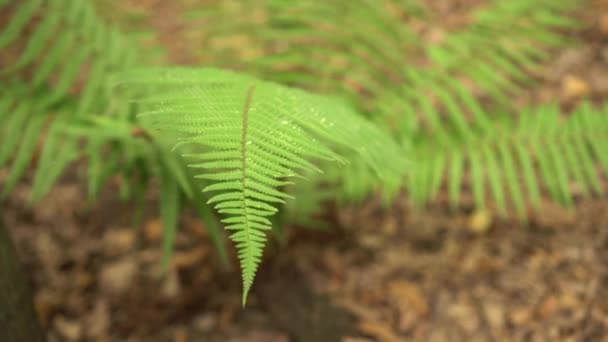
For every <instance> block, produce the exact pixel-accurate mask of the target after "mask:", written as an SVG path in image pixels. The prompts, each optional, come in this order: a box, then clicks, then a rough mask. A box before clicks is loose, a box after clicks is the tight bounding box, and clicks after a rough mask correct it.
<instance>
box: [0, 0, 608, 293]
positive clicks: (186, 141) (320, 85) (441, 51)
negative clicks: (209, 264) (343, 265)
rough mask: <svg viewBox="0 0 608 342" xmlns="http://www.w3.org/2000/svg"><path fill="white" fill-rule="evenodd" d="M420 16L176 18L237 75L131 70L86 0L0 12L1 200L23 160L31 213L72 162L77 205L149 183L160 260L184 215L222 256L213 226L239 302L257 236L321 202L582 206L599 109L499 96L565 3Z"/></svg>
mask: <svg viewBox="0 0 608 342" xmlns="http://www.w3.org/2000/svg"><path fill="white" fill-rule="evenodd" d="M428 4H430V3H429V2H424V1H421V0H407V1H396V0H388V1H373V0H353V1H347V2H345V1H325V2H322V1H318V2H310V1H308V2H297V3H288V2H285V1H279V0H263V1H218V2H216V3H214V4H212V5H206V6H204V7H203V8H202V10H201V11H200V12H199V13H198V14H191V15H190V17H191V20H192V24H193V25H195V26H196V29H195V30H193V31H194V32H195V33H197V34H199V35H200V36H199V39H200V42H201V46H202V48H203V49H204V52H205V55H204V58H203V57H202V58H201V59H202V60H203V61H204V64H206V65H209V66H214V67H223V68H227V69H233V70H240V71H247V73H251V74H252V75H254V76H255V77H254V76H247V75H245V74H240V73H233V72H228V71H221V70H218V69H211V68H204V69H194V68H159V69H157V68H139V66H141V65H144V66H146V65H148V66H150V65H153V64H154V62H155V61H156V60H155V59H154V58H152V56H153V55H154V53H153V52H151V51H148V50H145V51H144V52H143V53H142V52H139V51H138V50H139V47H138V46H137V45H136V44H135V43H134V41H133V40H132V39H131V38H132V37H130V36H125V35H123V34H121V33H120V32H119V31H118V29H116V28H113V27H111V26H110V25H108V24H106V23H104V22H103V21H102V20H100V19H99V17H98V16H97V15H96V10H95V8H94V7H93V5H92V4H91V2H89V1H75V0H46V1H43V0H23V1H6V0H5V1H2V0H0V11H3V12H4V11H8V12H9V13H10V16H9V17H8V18H9V20H8V21H7V23H6V25H4V26H3V27H0V49H1V50H2V52H1V53H0V56H1V57H2V59H1V61H9V62H8V63H6V62H1V63H5V64H2V70H1V71H0V84H1V86H2V87H1V88H0V136H1V137H2V138H1V144H0V167H6V166H8V169H9V174H8V178H7V179H6V181H5V182H4V184H3V190H2V193H3V195H4V196H6V195H7V194H9V193H10V192H11V190H12V189H13V188H14V187H15V185H16V184H18V182H19V180H20V179H21V178H22V176H23V174H24V173H25V171H26V170H27V169H28V166H29V165H30V164H31V163H32V161H35V165H36V168H35V169H36V171H35V175H34V180H33V187H32V200H33V201H37V200H40V199H41V198H42V197H43V196H44V195H45V194H46V193H47V192H48V191H49V189H50V188H51V187H52V185H53V184H54V182H55V181H56V180H57V179H58V177H60V175H61V174H62V171H63V170H64V169H65V168H66V167H67V166H68V165H70V164H71V163H72V162H74V161H79V160H86V161H87V163H86V171H85V178H86V183H87V186H88V190H89V199H90V200H94V199H95V198H96V196H97V194H98V193H99V192H100V191H101V189H103V188H104V187H106V186H108V184H109V180H110V179H116V178H118V179H120V194H121V196H122V197H123V198H125V199H134V200H135V201H136V202H138V203H140V204H141V203H142V198H143V196H144V193H145V192H146V189H147V187H148V186H149V184H150V183H151V180H153V179H158V180H159V182H160V194H161V198H160V202H159V213H160V215H161V219H162V222H163V225H164V240H163V251H164V253H163V260H162V264H163V266H164V268H165V269H166V268H167V267H168V261H169V258H170V256H171V252H172V249H173V244H174V241H175V236H176V232H177V226H178V221H179V212H180V211H181V209H182V208H183V207H184V206H186V205H190V206H191V207H193V208H194V210H195V211H196V213H197V214H198V215H199V216H200V217H201V219H202V220H203V221H204V223H205V226H206V227H207V229H208V230H209V232H210V236H211V237H212V239H213V241H214V242H215V244H216V246H217V248H218V251H219V253H220V255H221V257H222V260H224V262H225V263H227V256H226V252H225V247H224V242H223V235H222V231H221V226H222V224H223V225H224V226H225V228H226V229H227V230H229V231H230V232H231V236H230V238H231V239H232V240H233V241H234V243H235V245H236V247H237V249H238V258H239V260H240V264H241V268H242V277H243V286H244V289H243V303H245V300H246V298H247V294H248V292H249V291H250V288H251V285H252V283H253V280H254V277H255V273H256V271H257V268H258V266H259V264H260V262H261V259H262V254H263V248H264V246H265V245H266V243H267V232H268V231H269V230H271V229H276V228H277V226H278V225H280V224H284V223H288V222H294V223H297V224H305V225H313V226H315V227H320V226H321V224H319V223H318V222H316V221H314V217H315V215H316V214H318V212H319V211H320V210H321V209H322V208H323V205H324V204H326V203H328V202H337V203H338V204H349V203H353V202H357V201H361V200H363V199H365V198H367V197H368V196H369V195H370V194H372V193H375V192H379V193H381V194H382V195H383V197H384V199H385V202H386V203H387V204H389V203H390V202H391V200H392V199H393V198H394V197H395V196H396V194H397V193H398V192H399V191H400V190H401V189H402V187H403V186H404V185H405V187H406V188H407V191H408V195H409V197H410V199H411V200H412V201H413V202H414V203H416V204H418V205H424V204H425V203H427V202H428V201H430V200H432V199H433V198H434V197H435V196H436V194H438V193H439V191H440V190H441V189H442V188H444V187H445V188H447V189H446V190H447V192H448V194H449V197H450V201H451V203H452V205H453V206H454V207H456V206H457V205H458V204H459V203H460V202H461V200H460V199H461V192H462V191H463V189H465V188H470V190H471V191H472V193H473V197H474V201H475V204H476V205H477V206H479V207H482V206H485V205H486V204H487V203H488V202H489V201H487V199H491V201H492V202H494V203H495V204H496V206H497V207H498V209H499V210H501V211H506V210H507V209H508V208H509V207H513V208H514V209H515V210H516V211H517V213H518V214H519V215H520V217H522V218H525V217H526V215H527V214H528V211H529V210H528V205H527V204H528V203H530V204H532V206H533V207H536V208H538V207H539V206H540V202H541V198H542V195H543V194H544V193H545V192H546V193H547V194H548V195H550V196H551V198H553V199H555V200H556V201H559V202H560V203H563V204H565V205H571V204H572V203H573V195H572V194H573V191H572V189H573V188H576V189H577V191H578V192H579V193H580V194H582V195H592V194H601V193H602V190H603V189H602V185H601V182H600V176H599V171H598V170H599V169H598V167H597V166H598V164H599V165H601V166H602V167H603V169H604V171H605V172H607V173H608V159H607V157H606V155H605V154H602V151H601V147H602V146H605V145H604V144H606V143H607V142H608V141H606V138H605V137H606V136H607V135H606V133H607V131H608V120H606V118H605V114H606V111H605V110H604V109H601V110H596V109H594V108H593V107H592V105H591V104H589V103H585V104H583V105H581V106H580V107H579V108H578V109H577V110H575V111H574V113H572V114H568V115H564V114H563V113H561V112H560V110H559V108H558V107H557V106H556V105H546V106H540V107H538V108H529V109H524V110H521V109H519V108H516V107H515V106H514V105H513V104H512V103H511V101H510V98H511V96H513V95H514V94H517V93H518V92H521V91H524V90H525V89H526V87H528V86H529V85H530V84H533V82H534V79H533V78H532V77H531V76H530V74H531V72H533V71H535V69H536V68H537V67H538V66H539V64H540V63H541V62H542V61H544V60H546V59H548V58H549V57H550V56H551V51H552V49H555V48H557V47H560V46H563V45H564V44H567V43H569V41H568V39H567V38H566V35H565V34H564V33H563V31H564V30H569V29H572V28H575V27H576V26H577V25H576V23H575V22H573V21H572V20H571V19H569V17H568V13H570V12H571V11H572V10H573V9H576V8H577V7H578V6H581V2H580V1H577V0H560V1H555V0H539V1H529V0H510V1H502V0H487V1H484V2H482V3H481V4H479V5H477V6H476V7H475V9H474V10H472V12H471V15H470V16H469V17H468V18H467V19H468V21H467V22H463V23H457V24H449V23H448V24H446V23H444V19H445V18H444V17H443V16H442V15H441V14H440V13H437V12H436V11H435V10H433V7H432V6H429V5H428ZM193 27H194V26H193ZM68 57H69V58H68ZM135 66H138V67H137V68H136V67H135ZM113 75H116V78H114V77H113ZM262 79H264V80H266V81H262ZM272 82H277V83H272ZM116 83H118V84H119V85H118V91H116V88H115V87H116V86H117V84H116ZM279 83H282V84H284V85H279ZM288 86H294V87H298V88H302V89H306V90H308V91H312V92H314V93H318V94H320V93H323V94H331V96H333V97H329V96H320V95H314V94H313V93H312V92H310V93H309V92H306V91H303V90H298V89H296V88H290V87H288ZM372 122H373V123H372ZM172 148H173V149H172ZM175 151H178V152H179V153H175ZM406 156H407V157H412V158H411V159H413V161H414V162H413V165H412V167H411V168H410V166H409V165H408V163H407V162H406V161H405V159H406V158H405V157H406ZM406 171H407V173H408V176H407V177H406ZM469 185H470V186H469ZM201 190H202V191H201ZM294 198H295V199H294ZM208 204H209V205H208ZM210 205H211V206H212V207H211V206H210ZM213 210H215V212H214V211H213ZM279 213H280V215H279ZM218 216H220V217H221V218H218ZM277 223H278V224H277Z"/></svg>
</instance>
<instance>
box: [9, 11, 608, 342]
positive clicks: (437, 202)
mask: <svg viewBox="0 0 608 342" xmlns="http://www.w3.org/2000/svg"><path fill="white" fill-rule="evenodd" d="M2 2H6V1H0V3H2ZM9 3H10V1H9ZM14 3H19V1H14ZM93 4H94V8H95V11H96V14H97V15H98V16H99V17H100V18H101V19H100V20H101V21H103V22H104V23H106V25H108V26H110V27H116V28H117V29H118V30H119V31H121V32H124V34H125V35H128V36H130V37H132V39H133V44H135V45H134V46H136V47H137V49H139V50H141V51H142V52H143V54H144V55H145V59H146V60H147V62H148V63H149V64H152V65H166V64H174V65H191V66H213V67H221V68H227V69H232V70H237V71H243V72H247V73H252V74H254V75H256V76H259V77H261V78H264V79H268V80H272V81H276V82H280V83H284V84H289V85H293V86H298V87H302V88H305V89H308V90H311V91H314V92H318V93H327V94H333V95H338V96H341V97H342V98H344V99H346V100H347V101H349V102H350V103H351V104H352V105H353V106H354V107H355V108H357V109H358V110H359V111H360V112H361V113H362V115H365V116H367V117H368V118H370V120H372V121H374V122H376V123H377V124H378V125H380V126H382V127H383V128H385V129H386V130H387V134H392V135H393V136H394V137H395V138H396V139H397V140H398V141H399V142H400V143H401V144H402V145H403V147H404V153H408V154H409V155H411V159H412V166H411V168H412V170H411V171H410V172H409V175H408V177H409V178H408V179H409V180H408V182H409V183H408V184H407V185H406V186H405V190H402V191H400V192H399V193H398V194H397V195H395V197H394V199H393V200H391V201H389V202H390V203H389V204H387V203H386V201H385V200H383V198H382V196H381V195H379V194H378V193H374V194H367V195H365V196H361V198H360V200H359V201H357V202H356V203H351V202H349V201H346V202H345V201H341V200H338V199H335V198H333V197H332V196H333V195H332V194H329V195H325V196H329V198H328V197H324V198H323V202H322V205H321V206H320V210H317V211H316V212H315V213H314V214H315V218H317V219H318V220H319V221H320V222H322V223H323V224H324V226H325V227H326V228H327V229H324V230H320V229H315V228H318V227H315V226H314V224H313V227H310V225H311V224H310V223H308V222H301V221H298V220H294V223H292V224H289V225H287V226H286V227H285V231H286V233H285V235H284V237H283V238H282V239H279V240H277V241H274V242H273V243H271V244H270V245H269V246H268V248H267V250H266V252H265V253H266V258H265V261H264V263H263V265H262V267H261V268H260V271H259V273H258V275H257V277H256V284H255V285H254V289H253V293H252V294H251V297H250V299H249V302H248V306H247V307H246V308H245V309H242V307H241V280H240V276H239V272H238V266H237V264H236V263H235V262H234V260H232V261H231V262H230V263H229V264H230V265H231V266H222V265H224V264H223V263H222V261H221V260H220V259H221V257H220V256H218V253H217V251H216V248H215V247H214V242H213V239H212V237H211V236H210V234H209V232H208V230H207V229H206V228H205V224H204V223H203V222H201V220H200V219H199V218H198V217H196V215H195V213H194V212H192V210H184V211H183V213H182V215H181V216H180V219H179V230H178V233H177V236H176V243H175V251H174V254H173V258H172V260H171V264H170V267H169V272H168V273H167V275H166V276H161V275H160V274H161V272H160V267H161V265H160V260H161V257H162V254H163V252H162V239H163V223H162V220H161V218H160V217H159V213H158V210H157V206H158V200H159V190H158V185H157V184H154V183H153V185H152V186H151V187H150V189H149V190H148V191H147V192H146V193H145V195H144V196H143V203H144V208H145V210H144V211H143V212H142V213H141V220H140V222H141V224H134V222H133V212H134V211H135V209H134V208H135V205H134V204H132V203H130V202H124V201H121V199H120V198H118V196H117V193H118V192H119V185H120V182H121V181H122V180H121V178H119V177H116V178H111V179H110V181H109V182H108V183H107V185H106V186H104V187H103V188H101V189H99V194H98V196H97V197H96V198H95V200H94V201H92V202H91V201H88V198H87V189H86V184H83V183H82V181H79V180H78V177H77V175H78V174H79V173H80V172H81V170H80V169H79V166H78V165H75V166H70V167H68V168H67V169H66V170H65V171H64V172H63V175H62V176H61V177H59V181H58V183H57V184H56V185H55V186H54V187H53V188H52V189H51V190H50V193H49V194H48V195H46V196H44V197H43V198H42V199H41V201H40V203H38V204H36V205H35V206H31V205H30V204H29V197H30V196H31V192H32V184H33V180H32V171H31V170H29V171H25V177H24V178H23V179H22V180H20V181H19V182H16V181H13V180H12V178H11V171H10V168H8V167H4V168H2V169H0V184H2V187H4V186H5V185H6V184H7V183H14V184H11V188H12V192H11V193H10V195H9V196H7V197H6V199H5V201H4V202H3V203H2V216H3V220H4V223H5V224H6V226H7V227H8V229H9V230H10V232H11V233H12V235H13V238H14V240H15V244H16V246H17V250H18V253H19V256H20V257H21V259H22V261H23V263H24V266H25V271H26V273H27V276H28V277H29V279H30V280H31V283H32V285H33V292H34V304H35V310H36V313H37V315H38V316H39V317H40V320H41V323H42V325H43V327H44V329H45V330H46V331H47V332H48V334H49V340H50V341H175V342H186V341H222V342H223V341H235V342H236V341H244V342H245V341H246V342H249V341H251V342H258V341H259V342H273V341H281V342H287V341H305V342H308V341H314V342H316V341H321V342H322V341H342V342H364V341H388V342H393V341H450V342H451V341H608V301H607V300H608V293H607V292H606V288H607V285H608V284H607V282H608V270H607V268H606V267H607V262H608V201H606V197H605V195H602V194H603V192H604V191H605V190H606V181H607V178H606V171H608V170H607V169H604V170H602V169H601V167H600V165H603V167H604V168H607V167H608V163H606V156H608V153H606V152H605V151H606V148H607V147H608V146H606V145H605V143H608V140H606V137H608V130H607V128H608V125H606V115H607V114H608V112H606V111H605V110H602V109H601V108H602V106H603V105H604V101H605V99H606V95H607V94H608V1H603V0H595V1H584V0H579V1H572V0H546V1H542V0H539V1H535V2H530V0H410V1H388V0H387V1H383V0H376V1H371V0H369V1H368V0H357V1H353V2H352V3H351V2H348V3H347V2H346V1H339V0H331V1H325V2H317V1H309V2H304V3H298V4H295V3H291V2H289V1H279V0H275V1H271V0H260V1H202V0H201V1H195V0H173V1H160V0H95V1H93ZM13 5H15V4H13ZM17 5H18V4H17ZM16 7H17V6H13V7H12V8H11V7H10V6H9V7H3V8H0V32H2V31H3V30H5V29H6V27H7V24H8V23H9V22H10V21H11V19H12V18H14V17H13V16H14V15H15V11H14V8H16ZM40 18H43V16H42V15H40ZM40 18H39V17H36V18H34V19H33V20H34V21H36V20H40ZM83 20H84V19H83ZM76 23H78V22H76ZM83 23H84V21H83ZM83 25H84V24H83ZM20 34H21V36H22V38H17V40H16V41H17V42H18V41H19V39H21V40H25V39H26V38H27V37H28V32H27V30H25V31H24V32H21V33H20ZM0 42H2V40H1V39H0ZM0 45H1V44H0ZM17 45H18V44H17ZM0 56H1V58H0V66H2V67H3V68H8V67H9V66H10V65H11V63H12V61H13V60H11V58H12V57H14V55H13V56H12V55H11V50H10V49H6V50H5V51H3V54H2V55H0ZM63 58H66V59H71V58H75V57H74V56H63ZM83 74H84V76H83V79H86V75H87V73H86V72H83ZM81 88H82V86H81V85H79V84H78V83H77V82H76V84H74V85H72V86H71V87H70V89H69V91H68V92H69V93H70V94H72V95H78V94H79V93H80V92H81V90H82V89H81ZM454 94H456V95H454ZM590 108H592V109H590ZM589 111H597V115H598V117H599V119H598V120H599V121H598V122H599V124H597V125H594V128H595V129H594V130H591V129H590V128H589V126H584V127H583V126H581V127H583V128H582V129H581V128H580V127H579V126H576V125H574V126H572V127H575V128H572V127H571V126H567V128H565V130H564V131H563V132H562V131H559V132H561V133H559V132H558V133H555V130H556V129H557V128H555V127H561V126H559V125H560V124H562V123H564V125H567V124H568V123H569V122H570V121H568V119H569V118H570V117H577V116H576V115H577V113H583V114H584V113H586V112H589ZM545 113H548V114H545ZM551 113H554V114H555V115H554V116H555V120H556V121H555V125H553V124H547V123H544V124H546V125H547V126H546V127H545V126H542V125H543V123H541V124H539V126H535V127H537V129H538V131H536V133H535V134H536V135H535V137H539V138H538V139H539V140H538V141H540V142H538V144H541V145H542V146H541V147H538V149H537V150H536V152H533V153H531V155H533V156H534V157H538V158H539V159H540V162H539V165H538V166H539V168H540V169H541V171H539V174H538V180H537V182H538V183H539V184H540V185H539V189H540V190H539V191H537V192H533V191H532V190H530V189H528V190H527V192H525V194H524V195H521V194H520V195H517V194H518V193H519V192H518V191H517V190H516V187H517V186H520V185H522V184H527V185H529V183H526V182H527V181H528V180H529V179H528V178H526V176H525V174H524V172H522V174H523V175H521V174H519V173H518V174H517V175H514V176H513V177H511V176H510V175H511V173H510V172H509V170H510V169H509V165H508V163H507V162H506V160H507V157H505V156H502V154H501V153H502V152H503V151H504V150H502V146H504V145H502V143H503V140H498V139H497V137H504V141H508V143H510V142H511V141H517V139H519V138H520V137H521V135H525V134H526V133H525V130H520V131H517V132H516V133H514V131H511V130H509V129H511V128H512V127H519V126H517V125H518V123H521V122H524V121H523V120H525V119H520V118H521V117H524V118H525V117H526V115H527V114H530V117H532V115H536V116H534V117H545V116H546V117H549V118H551V117H552V116H551V115H553V114H551ZM517 120H521V121H517ZM548 120H549V119H548ZM576 122H578V121H576ZM530 125H532V124H530ZM602 125H603V126H602ZM524 126H525V125H524ZM463 127H465V128H463ZM466 127H473V133H471V134H473V136H474V138H471V140H467V139H468V138H467V139H465V138H463V137H467V136H468V134H469V133H468V132H469V131H468V129H467V128H466ZM526 127H527V126H526ZM576 127H578V128H579V130H576ZM522 132H523V133H522ZM554 133H555V134H554ZM579 133H580V134H581V136H582V137H584V139H587V140H588V144H589V145H592V146H593V151H592V152H582V150H583V148H582V147H581V145H576V146H577V148H580V149H579V150H576V151H577V153H580V156H583V157H579V158H580V159H577V157H572V155H571V154H570V151H572V150H571V149H569V147H568V145H566V144H564V145H560V144H561V141H562V139H566V140H567V139H570V137H572V136H574V138H572V139H573V141H576V142H578V141H579V140H576V139H578V138H576V137H577V135H576V134H579ZM551 134H554V135H555V136H553V135H551ZM495 138H496V139H495ZM545 138H546V141H545V140H543V139H545ZM493 139H495V140H496V141H494V140H493ZM501 139H502V138H501ZM522 139H523V138H522ZM526 139H528V138H526ZM530 139H532V138H530ZM551 139H554V140H556V141H557V142H558V143H556V144H553V145H551V144H550V142H551V141H553V140H551ZM587 140H585V141H587ZM526 141H527V140H526ZM534 141H536V140H534ZM547 141H549V142H547ZM564 141H565V140H564ZM1 142H2V138H0V143H1ZM513 144H514V145H513V146H516V145H515V143H513ZM583 144H587V143H583ZM545 145H546V146H547V147H546V149H543V148H544V147H543V146H545ZM484 146H496V148H495V149H493V150H488V151H489V152H487V153H489V155H492V153H496V154H497V155H501V156H502V157H501V158H503V159H501V160H499V161H496V159H493V158H491V157H488V156H487V155H485V154H484V157H483V158H482V159H483V160H484V162H483V163H482V164H481V171H479V170H477V169H476V167H475V165H477V164H475V156H476V155H477V157H479V154H482V153H486V152H485V150H483V148H484ZM509 146H510V145H509ZM526 146H527V145H526ZM585 146H586V145H585ZM448 147H449V148H448ZM478 148H479V150H480V151H484V152H480V153H479V154H475V153H476V152H471V151H475V149H478ZM492 148H494V147H492ZM509 148H510V147H509ZM546 151H550V152H546ZM602 151H604V154H602V153H601V152H602ZM535 153H536V154H535ZM543 153H547V154H549V153H550V155H551V158H554V159H553V160H554V161H553V162H552V163H551V162H549V164H548V165H547V164H543V162H542V154H543ZM539 155H541V156H540V157H539ZM559 155H566V157H564V158H565V160H561V159H559ZM577 155H578V154H577ZM456 156H461V157H456ZM455 158H460V159H455ZM454 160H458V161H461V163H462V164H463V165H464V164H466V165H467V167H466V168H464V167H463V168H461V169H457V168H451V166H446V165H456V162H454ZM577 160H578V162H577ZM503 162H504V163H503ZM501 163H503V164H501ZM579 163H580V164H584V165H585V168H582V169H577V168H575V167H573V166H572V165H577V164H579ZM563 164H567V165H570V166H564V165H563ZM562 168H563V172H562V173H560V172H561V171H560V170H562ZM476 170H477V171H476ZM589 170H591V171H589ZM454 173H458V174H460V176H455V175H454ZM497 173H501V177H498V176H496V177H497V178H495V175H496V174H497ZM564 175H565V176H564ZM454 179H457V180H454ZM585 179H587V180H585ZM350 182H351V183H352V184H350V185H349V184H347V182H345V184H344V187H345V188H347V191H348V190H349V189H350V190H352V192H354V193H358V190H357V179H356V178H352V179H351V180H350ZM353 184H354V185H353ZM513 185H515V186H513ZM522 187H523V185H522ZM505 189H508V191H507V190H505ZM312 192H314V190H312ZM508 193H511V194H510V195H509V194H508ZM336 197H337V195H336ZM505 198H506V200H505ZM296 209H297V208H296ZM315 209H317V208H315ZM296 211H297V210H296ZM306 214H310V212H306ZM311 228H313V229H311ZM229 255H231V258H232V255H234V251H233V249H232V248H231V247H230V249H229ZM0 334H1V332H0ZM0 340H2V339H1V338H0Z"/></svg>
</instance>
